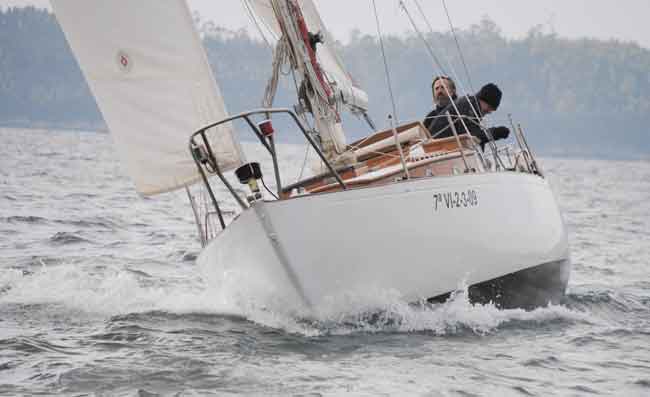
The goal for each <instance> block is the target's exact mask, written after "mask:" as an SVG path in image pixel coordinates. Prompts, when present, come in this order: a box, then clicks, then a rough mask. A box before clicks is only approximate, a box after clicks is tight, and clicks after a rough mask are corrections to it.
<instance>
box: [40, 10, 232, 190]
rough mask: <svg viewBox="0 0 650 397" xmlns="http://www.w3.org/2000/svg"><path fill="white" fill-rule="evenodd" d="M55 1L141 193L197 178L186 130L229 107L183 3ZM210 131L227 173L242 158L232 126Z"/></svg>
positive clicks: (217, 116) (224, 114) (223, 114)
mask: <svg viewBox="0 0 650 397" xmlns="http://www.w3.org/2000/svg"><path fill="white" fill-rule="evenodd" d="M51 3H52V7H53V8H54V11H55V14H56V16H57V19H58V21H59V23H60V25H61V27H62V29H63V31H64V33H65V36H66V38H67V40H68V43H69V44H70V47H71V48H72V51H73V53H74V54H75V56H76V58H77V60H78V62H79V66H80V67H81V70H82V71H83V74H84V76H85V77H86V81H87V82H88V85H89V86H90V89H91V91H92V93H93V95H94V96H95V99H96V101H97V104H98V106H99V109H100V111H101V113H102V115H103V116H104V120H105V121H106V124H107V125H108V128H109V130H110V132H111V134H112V135H113V138H114V141H115V144H116V146H117V149H118V152H119V154H120V156H121V158H122V160H123V161H124V163H125V164H126V167H127V170H128V172H129V174H130V175H131V177H132V178H133V180H134V181H135V185H136V189H137V191H138V192H139V193H140V194H142V195H154V194H157V193H162V192H166V191H171V190H174V189H177V188H180V187H182V186H185V185H188V184H190V183H192V182H194V181H196V180H198V178H199V174H198V172H197V168H196V165H195V163H194V161H193V159H192V157H191V155H190V152H189V149H188V142H189V136H190V134H191V133H192V132H194V131H196V130H198V129H200V128H202V127H204V126H205V125H207V124H209V123H211V122H214V121H217V120H219V119H221V118H224V117H227V112H226V110H225V106H224V103H223V98H222V97H221V93H220V92H219V88H218V86H217V84H216V82H215V80H214V77H213V76H212V72H211V70H210V66H209V64H208V61H207V57H206V55H205V52H204V49H203V47H202V44H201V40H200V38H199V36H198V33H197V32H196V30H195V28H194V24H193V21H192V17H191V15H190V12H189V10H188V8H187V4H186V3H185V1H183V0H165V1H160V0H138V1H127V0H110V1H102V0H84V1H77V0H52V1H51ZM211 136H212V137H214V139H212V140H211V145H212V147H213V149H215V152H216V153H215V155H216V157H217V160H218V162H219V166H220V167H221V169H222V171H226V170H229V169H232V168H235V167H236V166H238V165H239V164H241V162H242V161H241V151H240V148H239V145H238V143H237V142H236V141H235V140H234V139H233V135H232V126H231V125H230V124H228V125H223V126H221V127H219V129H218V131H212V133H211Z"/></svg>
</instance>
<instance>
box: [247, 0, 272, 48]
mask: <svg viewBox="0 0 650 397" xmlns="http://www.w3.org/2000/svg"><path fill="white" fill-rule="evenodd" d="M242 3H243V4H244V8H245V9H246V14H247V15H248V17H249V18H250V20H251V22H253V24H254V25H255V27H256V28H257V31H258V32H259V34H260V36H262V40H264V42H265V43H266V45H267V46H268V47H269V48H270V49H271V50H273V46H272V45H271V42H269V40H268V39H267V38H266V35H265V34H264V32H263V31H262V27H261V26H260V24H259V22H258V21H257V18H255V13H254V12H253V9H252V8H251V5H250V4H249V3H248V0H242Z"/></svg>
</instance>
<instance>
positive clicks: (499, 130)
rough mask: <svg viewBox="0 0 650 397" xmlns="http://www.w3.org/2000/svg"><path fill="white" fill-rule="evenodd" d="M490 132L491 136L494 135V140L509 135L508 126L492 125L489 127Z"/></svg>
mask: <svg viewBox="0 0 650 397" xmlns="http://www.w3.org/2000/svg"><path fill="white" fill-rule="evenodd" d="M490 133H491V134H492V137H494V140H495V141H496V140H499V139H506V138H507V137H508V135H510V130H509V129H508V127H504V126H501V127H493V128H490Z"/></svg>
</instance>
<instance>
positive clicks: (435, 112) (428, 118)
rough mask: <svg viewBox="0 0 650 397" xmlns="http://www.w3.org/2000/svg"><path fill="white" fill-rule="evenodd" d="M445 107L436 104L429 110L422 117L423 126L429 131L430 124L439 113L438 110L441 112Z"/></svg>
mask: <svg viewBox="0 0 650 397" xmlns="http://www.w3.org/2000/svg"><path fill="white" fill-rule="evenodd" d="M445 108H446V106H440V105H436V107H435V109H433V110H432V111H430V112H429V114H427V115H426V116H425V117H424V126H425V127H427V128H428V129H429V131H431V128H430V125H431V124H432V123H433V122H434V121H435V120H436V118H437V117H438V116H439V115H440V112H442V111H443V110H444V109H445Z"/></svg>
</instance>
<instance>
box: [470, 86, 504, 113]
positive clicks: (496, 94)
mask: <svg viewBox="0 0 650 397" xmlns="http://www.w3.org/2000/svg"><path fill="white" fill-rule="evenodd" d="M476 97H477V98H478V99H481V100H483V101H484V102H485V103H487V104H488V105H490V107H491V108H492V109H494V110H497V109H498V108H499V105H500V104H501V90H500V89H499V87H497V86H496V84H492V83H489V84H486V85H484V86H483V87H482V88H481V90H480V91H479V92H478V94H476Z"/></svg>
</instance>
